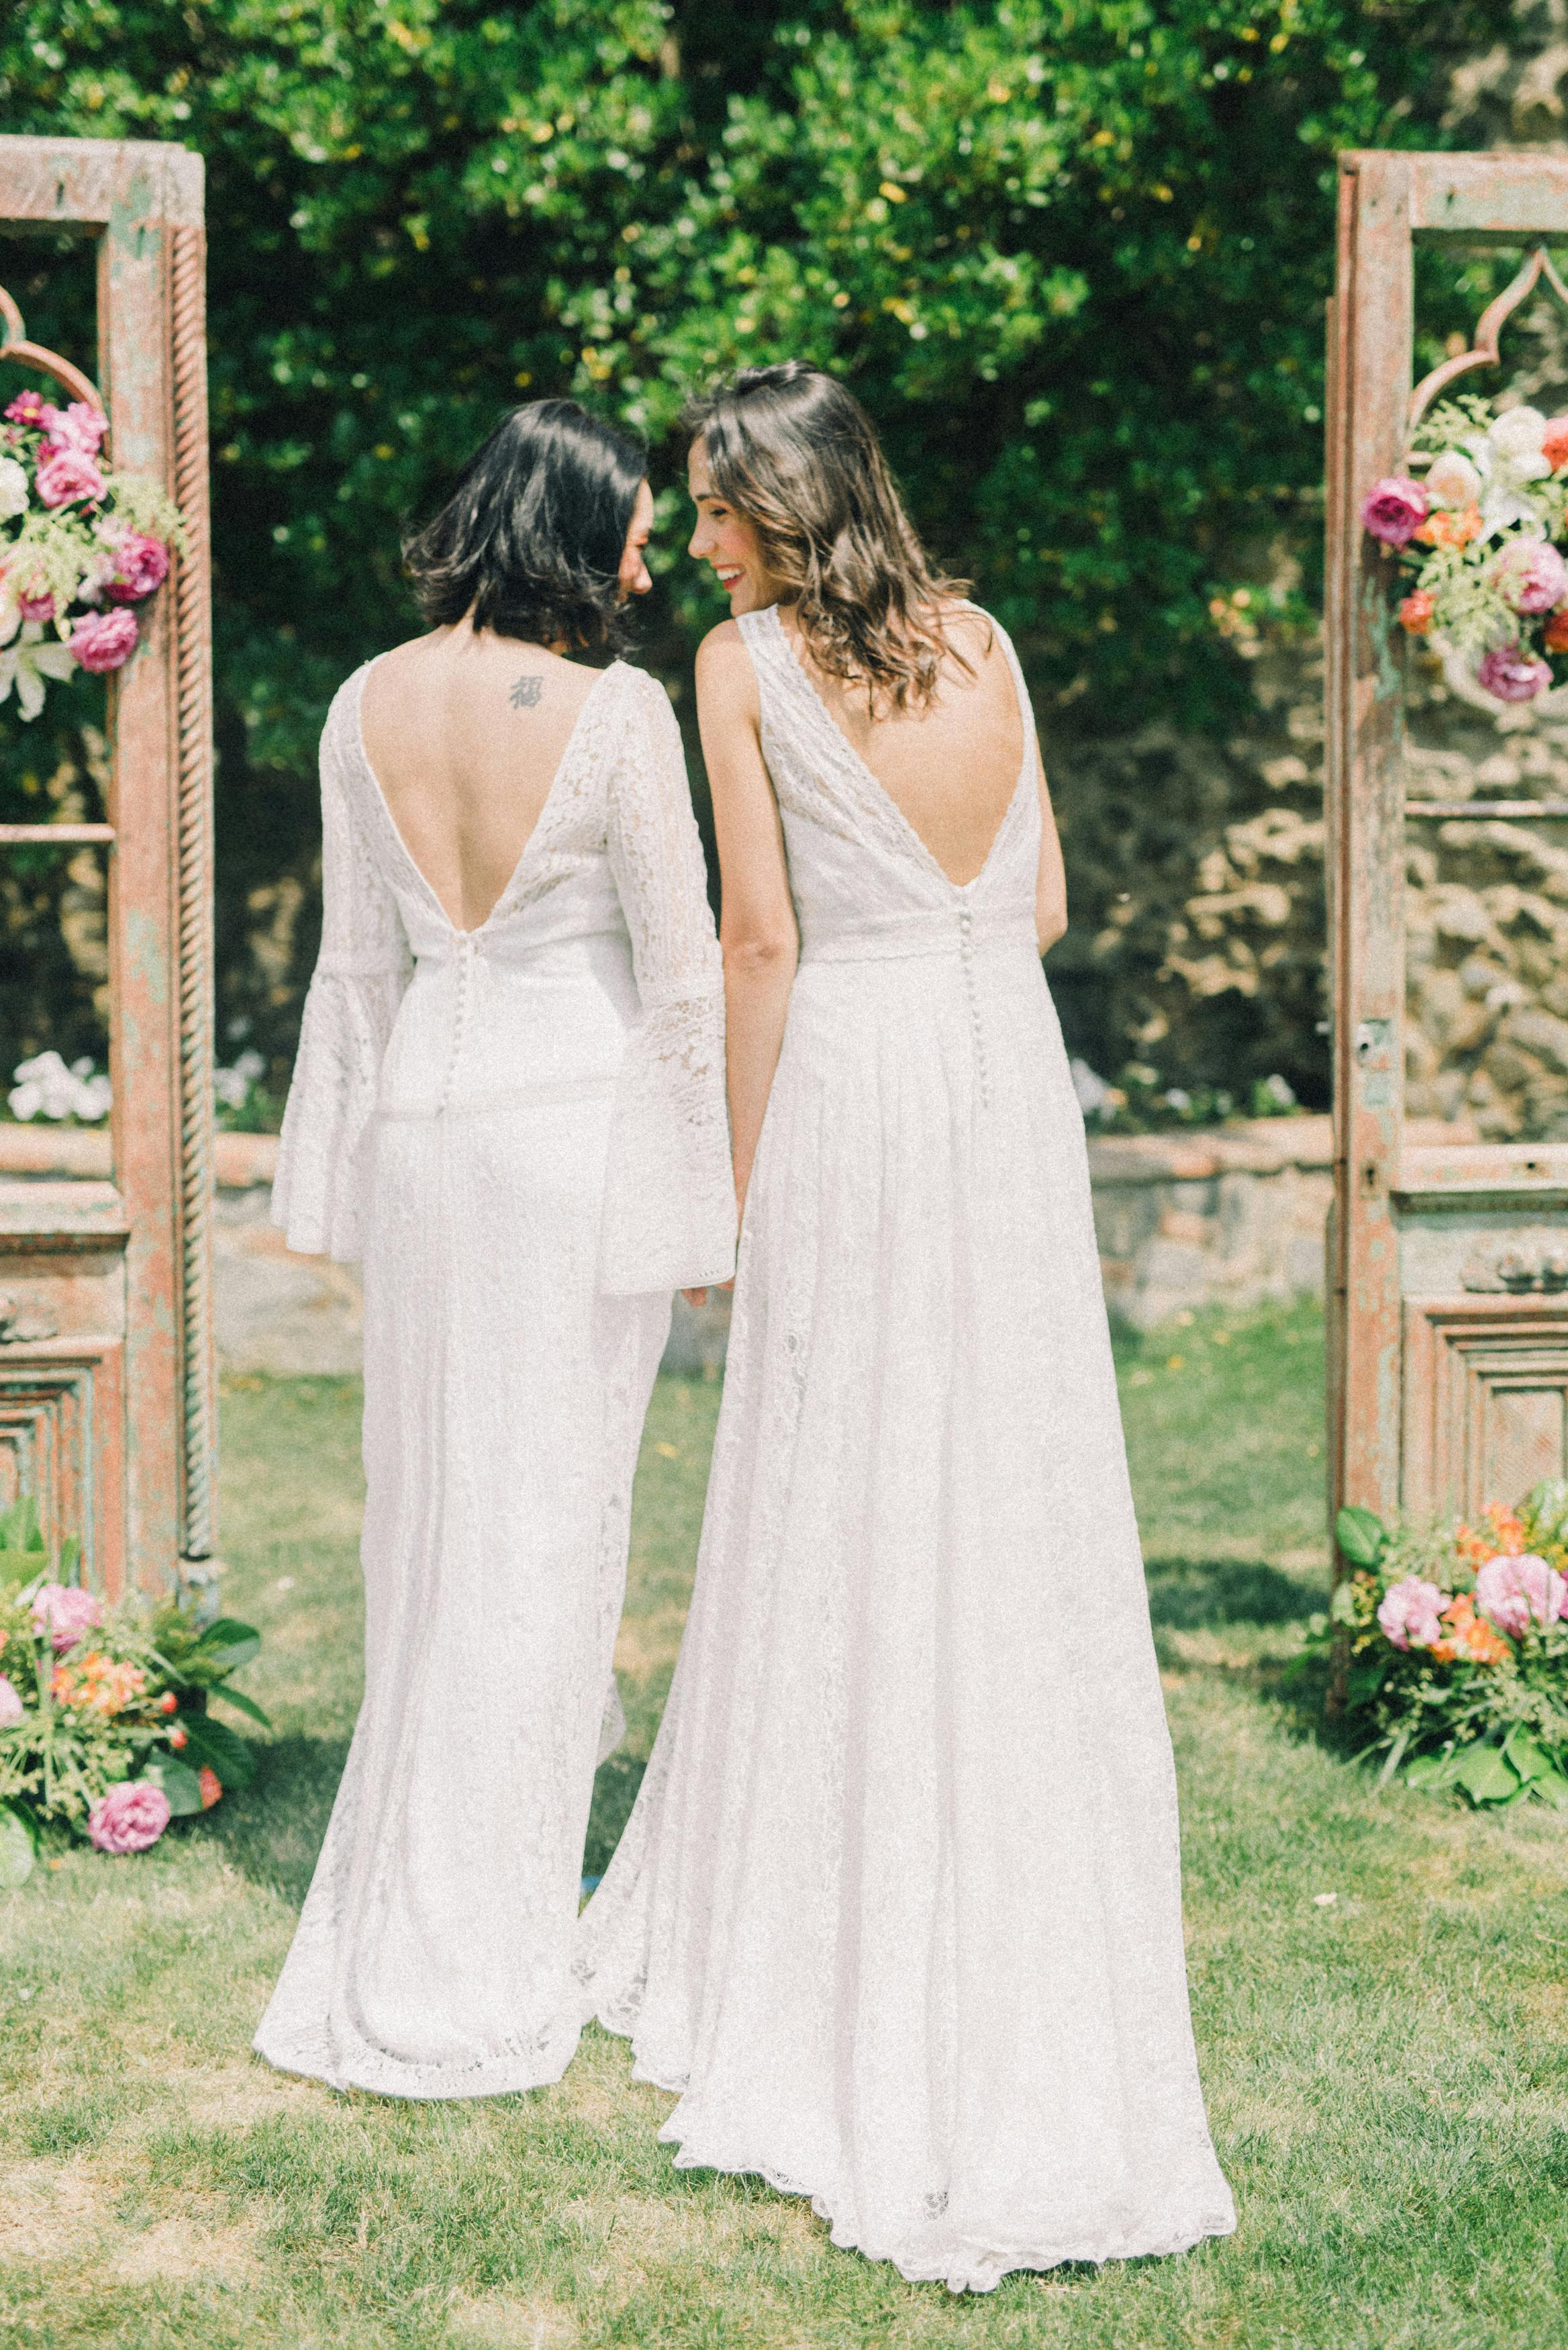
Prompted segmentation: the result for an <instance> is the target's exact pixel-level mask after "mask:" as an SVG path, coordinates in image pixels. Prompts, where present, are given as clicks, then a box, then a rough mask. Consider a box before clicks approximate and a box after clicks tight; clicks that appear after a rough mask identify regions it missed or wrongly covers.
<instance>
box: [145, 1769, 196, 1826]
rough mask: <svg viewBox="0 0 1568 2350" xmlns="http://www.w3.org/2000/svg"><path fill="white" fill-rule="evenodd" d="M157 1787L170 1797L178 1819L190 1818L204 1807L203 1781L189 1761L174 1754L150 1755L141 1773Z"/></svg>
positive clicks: (171, 1806) (172, 1808)
mask: <svg viewBox="0 0 1568 2350" xmlns="http://www.w3.org/2000/svg"><path fill="white" fill-rule="evenodd" d="M141 1775H142V1777H143V1778H144V1779H151V1782H152V1784H153V1785H154V1786H155V1787H161V1788H162V1790H163V1793H164V1794H165V1795H166V1796H167V1797H168V1799H169V1809H170V1811H171V1813H172V1814H173V1815H174V1817H175V1818H176V1819H177V1820H183V1819H189V1818H190V1816H191V1814H192V1813H193V1812H199V1811H200V1810H201V1808H202V1782H201V1781H200V1779H198V1777H197V1776H196V1773H194V1771H192V1768H191V1766H190V1764H189V1763H182V1762H181V1761H180V1760H179V1759H178V1757H177V1756H175V1755H172V1754H152V1755H149V1757H148V1759H147V1763H146V1766H145V1768H144V1769H143V1771H142V1773H141Z"/></svg>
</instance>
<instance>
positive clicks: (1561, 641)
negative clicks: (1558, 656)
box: [1541, 611, 1568, 653]
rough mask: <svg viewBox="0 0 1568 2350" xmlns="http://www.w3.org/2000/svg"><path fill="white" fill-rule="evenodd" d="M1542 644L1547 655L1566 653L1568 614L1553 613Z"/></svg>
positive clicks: (1547, 624)
mask: <svg viewBox="0 0 1568 2350" xmlns="http://www.w3.org/2000/svg"><path fill="white" fill-rule="evenodd" d="M1541 641H1542V644H1543V645H1544V646H1545V647H1546V650H1547V651H1548V652H1549V653H1568V612H1563V611H1558V612H1553V613H1552V618H1551V619H1549V620H1548V621H1547V623H1546V634H1545V635H1544V636H1543V637H1542V640H1541Z"/></svg>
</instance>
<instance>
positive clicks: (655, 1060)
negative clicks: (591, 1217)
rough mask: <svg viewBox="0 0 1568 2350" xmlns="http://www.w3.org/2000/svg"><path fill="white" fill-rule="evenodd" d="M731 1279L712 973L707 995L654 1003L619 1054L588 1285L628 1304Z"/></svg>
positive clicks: (730, 1198) (716, 989) (724, 1122)
mask: <svg viewBox="0 0 1568 2350" xmlns="http://www.w3.org/2000/svg"><path fill="white" fill-rule="evenodd" d="M717 959H718V958H717V950H716V949H715V951H714V962H717ZM734 1270H735V1185H734V1177H733V1173H732V1167H731V1161H730V1126H729V1117H728V1113H727V1110H726V1107H725V1101H724V998H723V990H722V979H721V978H719V977H718V976H717V974H716V975H715V984H714V985H713V987H712V988H711V991H710V992H708V993H702V994H690V993H689V994H686V995H683V996H680V997H677V998H675V999H673V1000H671V1001H667V1002H660V1001H659V1000H657V999H656V1000H655V1001H654V1002H653V1003H651V1005H649V1006H648V1008H646V1009H645V1011H644V1013H643V1016H642V1019H641V1021H640V1022H639V1024H638V1027H637V1030H636V1033H635V1034H634V1035H633V1036H632V1038H631V1041H630V1043H629V1044H628V1046H627V1050H626V1055H625V1058H624V1059H623V1061H622V1063H621V1066H620V1072H619V1076H618V1079H617V1083H616V1098H615V1108H614V1111H613V1113H612V1117H611V1124H610V1143H609V1159H608V1165H607V1170H606V1179H605V1201H604V1212H603V1222H602V1223H601V1226H600V1243H599V1287H600V1289H601V1290H602V1291H603V1292H604V1293H605V1294H606V1295H608V1296H611V1297H634V1296H638V1295H642V1294H644V1293H646V1292H649V1291H655V1290H674V1289H695V1288H699V1287H701V1285H702V1284H704V1283H707V1282H712V1281H727V1280H728V1279H729V1278H730V1275H731V1274H732V1273H733V1272H734Z"/></svg>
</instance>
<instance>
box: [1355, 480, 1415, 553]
mask: <svg viewBox="0 0 1568 2350" xmlns="http://www.w3.org/2000/svg"><path fill="white" fill-rule="evenodd" d="M1426 519H1427V493H1426V491H1425V490H1424V489H1423V488H1422V487H1421V484H1420V483H1419V482H1413V481H1412V480H1411V479H1410V476H1409V475H1408V473H1389V474H1387V475H1386V477H1385V478H1384V479H1383V480H1382V481H1381V482H1375V483H1374V484H1373V485H1372V487H1371V489H1370V490H1369V491H1368V492H1367V494H1366V501H1365V503H1364V504H1363V505H1362V509H1361V526H1362V528H1363V530H1366V531H1370V532H1371V534H1372V536H1373V537H1374V538H1379V539H1381V540H1382V542H1383V544H1384V546H1408V545H1409V542H1410V541H1411V539H1413V538H1414V537H1415V536H1416V533H1417V530H1418V529H1419V528H1420V526H1421V525H1422V524H1423V523H1424V522H1425V521H1426Z"/></svg>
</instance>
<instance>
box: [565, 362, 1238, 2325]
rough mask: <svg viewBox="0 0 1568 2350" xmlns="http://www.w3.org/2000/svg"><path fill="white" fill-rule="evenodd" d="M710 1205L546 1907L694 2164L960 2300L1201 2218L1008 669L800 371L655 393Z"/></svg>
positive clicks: (1042, 899)
mask: <svg viewBox="0 0 1568 2350" xmlns="http://www.w3.org/2000/svg"><path fill="white" fill-rule="evenodd" d="M692 424H693V433H694V437H693V440H692V444H691V460H690V469H691V494H692V497H693V499H694V500H695V502H696V505H697V510H698V523H697V529H696V535H695V536H694V537H693V539H692V542H691V552H692V553H693V555H695V556H699V557H700V558H701V559H703V560H705V561H707V562H708V563H710V564H711V566H712V567H713V569H714V570H715V571H716V573H717V574H718V577H719V579H720V581H721V583H722V585H723V586H724V587H725V588H727V590H728V592H729V596H730V608H731V611H732V614H733V615H734V617H733V619H731V620H729V621H726V622H725V623H724V624H723V626H722V627H721V628H719V629H715V630H714V631H713V633H712V635H711V636H710V637H709V638H708V639H707V640H706V642H705V643H704V645H703V647H702V649H701V653H700V655H699V657H698V671H697V674H698V694H699V704H700V714H701V723H702V741H703V747H704V751H705V753H706V756H707V761H708V771H709V775H710V778H711V784H712V790H713V805H714V813H715V817H716V821H717V826H718V835H719V853H720V861H721V865H722V876H723V914H722V926H721V929H722V941H723V953H724V973H725V991H726V1002H727V1016H728V1055H729V1093H730V1112H731V1123H732V1138H733V1148H734V1157H735V1180H736V1187H737V1190H738V1192H739V1194H740V1197H741V1200H742V1240H741V1254H740V1269H739V1273H738V1276H737V1280H736V1284H735V1311H734V1322H733V1328H732V1337H731V1348H730V1360H729V1368H728V1372H727V1375H726V1379H725V1387H724V1398H723V1406H722V1412H721V1415H720V1421H719V1430H718V1438H717V1441H716V1444H715V1448H714V1454H713V1467H712V1475H711V1483H710V1487H709V1494H708V1508H707V1514H706V1517H705V1520H704V1523H703V1530H702V1544H701V1557H700V1562H699V1566H698V1575H697V1586H696V1590H695V1593H694V1595H693V1598H692V1605H691V1617H690V1619H689V1622H688V1625H687V1629H686V1636H685V1640H684V1643H683V1645H682V1648H681V1654H680V1665H679V1667H678V1669H677V1671H676V1676H675V1681H674V1686H673V1688H672V1689H671V1691H670V1702H669V1706H668V1708H667V1710H666V1712H665V1716H664V1721H663V1723H662V1726H661V1728H660V1731H659V1740H658V1743H657V1745H656V1747H655V1749H654V1752H653V1756H652V1759H651V1761H650V1762H649V1768H648V1773H647V1777H646V1778H645V1780H644V1782H643V1785H642V1790H641V1793H640V1794H639V1800H638V1804H637V1807H636V1809H635V1810H634V1812H633V1814H632V1816H631V1820H630V1822H629V1824H628V1827H627V1830H626V1834H625V1835H624V1837H623V1838H622V1841H621V1844H620V1847H619V1849H618V1852H617V1854H616V1856H615V1859H614V1862H613V1863H612V1866H611V1867H610V1870H609V1872H608V1874H607V1877H606V1878H605V1882H604V1884H603V1886H602V1887H600V1889H599V1891H598V1892H597V1894H596V1896H595V1898H594V1899H593V1901H592V1902H591V1903H590V1904H589V1907H588V1908H587V1912H586V1914H585V1917H584V1919H583V1925H582V1929H581V1935H580V1950H579V1957H578V1960H577V1966H578V1972H579V1974H580V1975H581V1977H582V1980H583V1985H584V2000H585V2005H587V2006H591V2007H592V2009H593V2011H594V2012H597V2014H598V2016H599V2017H600V2018H601V2019H602V2021H603V2022H606V2023H607V2024H608V2025H609V2026H610V2027H611V2029H612V2030H616V2031H619V2032H624V2033H628V2034H629V2035H630V2036H631V2038H632V2041H633V2043H634V2046H635V2050H636V2056H637V2069H638V2073H639V2077H641V2078H645V2079H648V2080H652V2081H657V2082H659V2084H660V2085H663V2086H664V2087H666V2088H670V2089H676V2090H679V2091H680V2104H679V2105H678V2106H676V2108H675V2110H674V2112H673V2113H672V2114H671V2115H670V2118H669V2121H668V2122H667V2123H666V2125H665V2127H664V2130H663V2133H662V2135H663V2136H664V2137H666V2138H668V2139H670V2140H672V2141H673V2142H674V2143H676V2144H677V2145H678V2146H679V2147H680V2153H679V2155H678V2157H677V2159H678V2161H679V2162H680V2163H682V2164H689V2165H697V2166H704V2167H710V2168H716V2169H721V2170H732V2171H757V2172H760V2173H761V2174H762V2175H763V2177H764V2178H768V2179H770V2180H772V2181H773V2183H774V2185H775V2186H778V2187H782V2188H784V2189H789V2190H791V2191H793V2192H795V2193H799V2194H807V2195H810V2196H811V2197H812V2199H813V2200H814V2202H815V2208H816V2210H817V2211H818V2212H819V2213H820V2214H821V2215H822V2216H823V2217H824V2218H825V2219H826V2220H829V2221H830V2222H831V2224H832V2230H833V2241H834V2242H835V2243H836V2244H841V2245H846V2246H854V2247H857V2248H858V2249H859V2250H860V2251H864V2252H866V2253H867V2254H869V2255H871V2256H872V2257H874V2258H877V2259H884V2260H889V2261H893V2262H897V2264H898V2268H899V2269H900V2270H901V2271H902V2272H903V2273H904V2275H905V2276H906V2277H909V2278H911V2279H919V2278H929V2279H940V2280H941V2281H943V2282H946V2283H947V2284H948V2285H949V2286H950V2287H951V2288H952V2289H953V2290H954V2291H955V2292H957V2291H960V2290H962V2289H965V2288H970V2289H973V2290H980V2291H983V2290H986V2289H988V2288H990V2287H991V2286H992V2285H994V2284H995V2283H996V2282H998V2280H999V2279H1000V2278H1001V2277H1002V2275H1003V2274H1004V2273H1005V2272H1007V2271H1009V2270H1011V2269H1019V2268H1040V2269H1044V2268H1049V2267H1052V2266H1054V2264H1055V2263H1056V2262H1061V2261H1104V2260H1107V2259H1111V2258H1131V2257H1133V2256H1135V2255H1137V2254H1141V2253H1151V2252H1169V2251H1179V2250H1182V2249H1184V2248H1186V2247H1187V2246H1189V2245H1191V2244H1194V2243H1196V2242H1198V2241H1199V2239H1201V2238H1202V2237H1205V2236H1209V2235H1220V2234H1224V2233H1225V2232H1227V2231H1228V2230H1230V2229H1231V2228H1232V2227H1233V2226H1234V2225H1235V2217H1234V2212H1233V2210H1232V2207H1231V2197H1230V2193H1229V2191H1228V2189H1227V2188H1226V2185H1225V2181H1224V2179H1223V2178H1222V2177H1221V2176H1220V2169H1219V2167H1218V2165H1217V2163H1216V2161H1215V2158H1214V2153H1213V2149H1212V2147H1211V2146H1210V2137H1209V2130H1208V2125H1207V2122H1206V2120H1205V2117H1204V2111H1203V2100H1202V2094H1201V2090H1200V2088H1199V2079H1198V2072H1197V2065H1196V2062H1195V2059H1194V2054H1193V2045H1192V2032H1191V2025H1190V2022H1189V2014H1188V2001H1187V1981H1186V1972H1185V1964H1184V1958H1183V1950H1182V1933H1181V1907H1180V1884H1179V1856H1178V1839H1177V1816H1176V1797H1175V1788H1174V1782H1173V1775H1172V1770H1171V1756H1170V1742H1169V1737H1168V1731H1167V1729H1166V1722H1165V1713H1164V1709H1163V1706H1162V1703H1161V1699H1160V1690H1159V1679H1158V1672H1157V1669H1156V1665H1155V1657H1154V1648H1153V1642H1152V1639H1151V1638H1150V1631H1149V1620H1148V1607H1147V1598H1146V1596H1145V1589H1144V1581H1143V1574H1142V1563H1141V1560H1140V1556H1139V1551H1138V1540H1137V1525H1136V1523H1135V1521H1134V1516H1133V1505H1132V1497H1131V1493H1130V1492H1129V1489H1128V1483H1127V1462H1126V1457H1125V1453H1124V1450H1123V1444H1122V1431H1121V1422H1120V1418H1119V1415H1118V1411H1117V1405H1116V1383H1115V1378H1114V1376H1113V1371H1112V1364H1111V1353H1110V1346H1109V1340H1108V1333H1107V1330H1106V1312H1105V1306H1104V1303H1103V1300H1102V1295H1101V1288H1100V1274H1099V1263H1098V1258H1097V1255H1096V1246H1095V1232H1094V1224H1093V1220H1092V1217H1091V1213H1090V1202H1089V1185H1088V1170H1087V1165H1086V1161H1085V1149H1084V1128H1083V1119H1082V1117H1081V1115H1080V1114H1079V1111H1078V1107H1077V1104H1076V1101H1075V1097H1074V1093H1073V1087H1072V1082H1071V1078H1070V1076H1069V1072H1068V1066H1067V1060H1066V1055H1065V1054H1064V1050H1063V1046H1062V1038H1061V1034H1060V1031H1059V1029H1058V1027H1057V1024H1056V1018H1055V1014H1054V1010H1053V1008H1052V1003H1051V999H1050V996H1049V994H1048V993H1047V991H1046V987H1045V983H1044V976H1043V974H1042V972H1041V968H1040V954H1041V952H1042V951H1043V950H1044V948H1046V947H1048V946H1049V945H1050V944H1051V943H1052V941H1054V940H1055V939H1057V938H1058V937H1060V935H1061V933H1062V931H1063V930H1064V928H1065V912H1064V886H1063V878H1062V864H1061V858H1060V854H1059V852H1058V849H1057V845H1056V836H1055V830H1054V826H1053V823H1052V820H1051V810H1050V803H1049V799H1048V797H1047V795H1046V791H1045V784H1044V771H1043V768H1042V765H1041V761H1040V754H1039V750H1038V747H1037V743H1036V741H1035V735H1034V729H1033V719H1032V716H1031V712H1030V707H1029V697H1028V693H1027V691H1026V690H1025V687H1024V682H1023V673H1022V671H1021V670H1020V669H1019V666H1018V662H1017V660H1016V657H1015V656H1014V653H1013V650H1012V646H1011V645H1010V643H1009V642H1008V639H1007V638H1006V636H1005V635H1004V633H1003V632H1002V629H1000V628H999V627H998V626H997V624H996V623H995V622H994V621H993V620H992V619H988V618H987V616H986V615H985V614H984V613H982V612H981V611H979V610H977V608H975V607H974V606H973V605H971V604H968V603H966V602H964V601H963V600H962V598H961V591H960V589H959V588H958V587H957V586H956V585H955V583H954V582H952V581H950V580H948V579H944V578H942V577H940V576H939V575H938V574H937V573H936V572H934V571H933V569H932V568H931V567H930V565H929V563H928V561H927V559H926V557H925V556H924V554H923V553H922V551H921V549H920V546H919V542H918V541H917V539H916V537H915V535H914V533H913V532H912V530H911V529H910V527H909V522H908V520H907V519H906V516H905V515H904V512H903V509H902V506H901V505H900V504H899V502H898V495H897V493H896V491H895V489H894V487H893V484H892V483H891V481H890V480H889V478H888V473H887V470H886V467H885V466H884V464H883V462H882V457H881V452H880V451H879V450H878V448H877V441H876V436H875V434H874V432H872V429H871V426H870V424H869V422H868V421H867V418H866V417H865V415H864V414H863V413H862V411H860V409H859V408H858V407H857V405H856V403H855V401H854V400H852V399H851V398H850V397H849V395H848V394H847V393H846V391H845V390H843V389H842V388H841V387H840V386H839V385H838V384H836V383H835V382H834V381H833V380H832V379H831V378H830V377H828V376H826V375H824V374H822V373H821V372H820V371H819V370H817V369H815V368H809V367H804V366H800V365H791V366H787V367H775V368H758V369H748V370H746V371H745V372H744V373H743V374H742V375H740V376H738V377H737V378H736V379H735V380H734V381H733V382H732V383H731V384H728V385H726V386H724V387H723V388H722V390H719V391H718V392H716V393H715V394H714V395H713V397H712V398H711V400H707V401H706V402H704V403H703V404H702V406H701V408H700V409H699V410H698V411H696V413H695V415H694V416H693V419H692Z"/></svg>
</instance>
